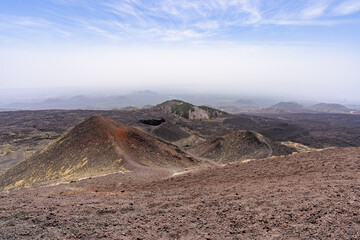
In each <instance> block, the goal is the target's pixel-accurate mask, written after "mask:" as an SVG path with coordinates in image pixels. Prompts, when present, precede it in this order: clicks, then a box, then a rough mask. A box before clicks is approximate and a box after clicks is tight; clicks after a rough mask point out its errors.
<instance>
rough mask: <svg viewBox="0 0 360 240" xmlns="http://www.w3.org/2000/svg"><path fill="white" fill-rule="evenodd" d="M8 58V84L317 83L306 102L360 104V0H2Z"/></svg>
mask: <svg viewBox="0 0 360 240" xmlns="http://www.w3.org/2000/svg"><path fill="white" fill-rule="evenodd" d="M0 54H1V55H0V64H2V66H3V67H4V71H1V72H0V84H1V88H16V87H19V86H24V87H31V86H34V87H40V86H46V87H58V86H66V87H71V86H76V87H82V86H84V85H85V84H86V85H88V86H93V87H97V86H99V85H106V86H108V87H112V86H127V87H129V88H134V89H135V88H139V87H140V86H143V87H149V88H151V87H154V88H155V87H156V86H164V84H168V85H169V86H170V85H171V86H177V87H178V86H182V84H184V85H186V84H190V83H191V84H193V85H194V86H197V88H198V89H199V90H200V89H203V88H204V87H203V86H204V84H206V86H207V87H208V88H209V90H218V89H221V90H222V91H224V92H226V91H230V90H231V91H235V90H234V89H240V88H241V89H243V91H245V92H246V91H251V92H256V91H258V92H259V94H261V93H263V92H269V90H268V89H269V87H271V86H276V88H274V89H273V92H272V93H273V94H280V95H286V94H288V92H289V91H290V90H291V89H293V88H294V86H298V85H307V84H311V85H312V86H313V88H314V89H313V90H309V88H306V87H304V89H301V88H299V91H298V94H299V96H307V95H309V96H310V97H311V96H317V95H319V94H318V93H319V91H321V92H322V95H323V96H324V98H326V96H330V95H334V94H335V93H337V95H338V96H337V97H338V98H339V99H343V98H345V97H349V96H350V98H353V99H358V98H359V97H356V96H357V92H358V91H357V89H359V88H360V83H359V82H360V79H359V77H360V73H359V70H358V60H359V55H360V0H342V1H341V0H303V1H300V0H297V1H295V0H278V1H274V0H228V1H226V0H208V1H205V0H195V1H189V0H158V1H152V0H122V1H121V0H103V1H95V0H87V1H86V0H31V1H29V0H0ZM119 63H121V64H122V66H121V67H120V70H119V65H118V64H119ZM240 64H241V67H239V66H240ZM100 78H101V79H100ZM149 82H151V84H149ZM219 82H221V83H222V85H223V86H222V87H219V85H218V84H219ZM224 86H226V87H224ZM259 86H263V88H261V89H260V90H258V89H259ZM195 88H196V87H195ZM204 89H205V90H206V88H204ZM339 89H341V90H342V92H341V93H339ZM355 90H356V91H355ZM355 92H356V93H355ZM290 95H292V94H290ZM329 98H330V97H329ZM359 101H360V99H359Z"/></svg>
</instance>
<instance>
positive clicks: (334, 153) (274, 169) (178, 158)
mask: <svg viewBox="0 0 360 240" xmlns="http://www.w3.org/2000/svg"><path fill="white" fill-rule="evenodd" d="M94 116H95V117H94ZM359 147H360V116H359V115H355V114H322V113H301V114H297V113H283V114H267V115H260V114H257V115H252V116H251V115H228V114H226V113H224V112H221V111H218V112H217V111H215V110H213V109H209V108H206V107H198V106H193V105H191V104H190V105H187V103H183V102H180V101H168V102H165V103H163V104H160V105H158V106H155V107H153V108H151V109H144V110H135V111H82V110H69V111H61V110H44V111H15V112H0V154H1V155H0V172H1V173H0V188H1V189H2V190H4V191H3V192H1V193H0V208H1V211H0V239H359V238H360V216H359V212H360V202H359V199H360V198H359V197H360V189H359V186H360V185H359V183H360V178H359V177H360V175H359V172H360V148H359Z"/></svg>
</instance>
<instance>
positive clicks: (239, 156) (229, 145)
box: [189, 130, 272, 163]
mask: <svg viewBox="0 0 360 240" xmlns="http://www.w3.org/2000/svg"><path fill="white" fill-rule="evenodd" d="M189 151H190V152H191V153H193V154H195V155H197V156H200V157H206V158H210V159H213V160H215V161H217V162H221V163H229V162H236V161H241V160H245V159H252V158H255V159H259V158H266V157H270V156H271V154H272V148H271V146H270V144H269V143H268V142H267V141H266V140H265V138H264V137H262V136H261V135H259V134H257V133H255V132H251V131H246V130H239V131H236V132H234V133H230V134H227V135H225V136H222V137H218V138H215V139H212V140H209V141H206V142H203V143H200V144H199V145H197V146H195V147H193V148H191V149H189Z"/></svg>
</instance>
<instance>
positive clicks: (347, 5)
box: [333, 0, 360, 15]
mask: <svg viewBox="0 0 360 240" xmlns="http://www.w3.org/2000/svg"><path fill="white" fill-rule="evenodd" d="M357 12H360V1H359V0H350V1H345V2H343V3H341V4H340V5H338V6H337V7H336V8H335V9H334V10H333V13H334V14H336V15H349V14H353V13H357Z"/></svg>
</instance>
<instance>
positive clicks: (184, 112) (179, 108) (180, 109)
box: [171, 102, 195, 119]
mask: <svg viewBox="0 0 360 240" xmlns="http://www.w3.org/2000/svg"><path fill="white" fill-rule="evenodd" d="M190 111H191V112H193V111H195V109H194V106H193V105H192V104H190V103H186V102H183V103H181V104H175V105H173V106H172V107H171V112H172V113H175V114H177V115H179V116H180V117H183V118H187V119H189V113H190Z"/></svg>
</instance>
